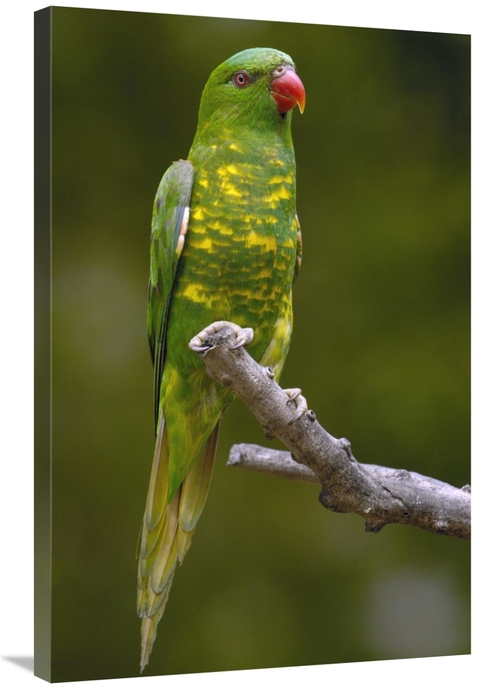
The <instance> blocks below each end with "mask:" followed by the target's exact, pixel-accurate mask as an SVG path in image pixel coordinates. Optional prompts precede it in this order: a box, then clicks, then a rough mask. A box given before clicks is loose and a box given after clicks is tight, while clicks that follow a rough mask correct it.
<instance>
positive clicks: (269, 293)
mask: <svg viewBox="0 0 500 689" xmlns="http://www.w3.org/2000/svg"><path fill="white" fill-rule="evenodd" d="M35 99H36V130H35V164H36V173H35V175H36V176H35V220H36V227H35V251H36V266H35V272H36V275H35V289H36V296H35V307H36V321H35V332H36V381H35V386H36V387H35V400H36V428H35V433H36V437H35V443H36V448H35V453H36V457H35V482H36V504H35V512H36V542H35V557H36V582H35V583H36V591H35V594H36V595H35V608H36V609H35V616H36V619H35V637H36V638H35V641H36V646H35V674H37V675H38V676H40V677H42V678H43V679H46V680H49V681H53V682H61V681H76V680H89V679H105V678H119V677H134V676H140V675H143V676H148V675H174V674H181V673H204V672H213V671H225V670H243V669H252V668H273V667H288V666H303V665H317V664H338V663H347V662H352V661H373V660H388V659H403V658H419V657H426V656H446V655H462V654H468V653H469V652H470V589H469V587H470V560H469V558H470V543H469V541H470V486H469V483H470V449H469V448H470V364H469V360H470V333H469V330H470V36H467V35H455V34H444V33H430V32H429V33H426V32H412V31H399V30H389V29H368V28H355V27H337V26H322V25H313V24H311V25H309V24H297V23H295V24H292V23H287V22H269V21H256V20H255V21H254V20H252V21H250V20H235V19H229V18H228V19H221V18H209V17H196V16H177V15H175V14H154V13H141V12H119V11H105V10H91V9H74V8H63V7H52V8H47V9H45V10H41V11H40V12H38V13H36V15H35Z"/></svg>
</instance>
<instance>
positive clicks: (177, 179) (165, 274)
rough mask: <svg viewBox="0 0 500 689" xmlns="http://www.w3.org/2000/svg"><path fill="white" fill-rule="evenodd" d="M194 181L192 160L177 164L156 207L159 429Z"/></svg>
mask: <svg viewBox="0 0 500 689" xmlns="http://www.w3.org/2000/svg"><path fill="white" fill-rule="evenodd" d="M193 178H194V168H193V166H192V164H191V163H190V162H189V161H188V160H178V161H177V162H175V163H173V164H172V165H171V166H170V167H169V168H168V170H167V171H166V172H165V174H164V175H163V178H162V180H161V182H160V185H159V187H158V191H157V193H156V198H155V201H154V207H153V219H152V227H151V269H150V276H149V291H148V316H147V318H148V338H149V349H150V352H151V359H152V361H153V366H154V391H155V392H154V395H155V405H154V408H155V427H156V425H157V423H158V408H159V398H160V385H161V380H162V375H163V368H164V364H165V357H166V333H167V319H168V310H169V305H170V297H171V294H172V287H173V284H174V280H175V273H176V270H177V265H178V263H179V258H180V255H181V253H182V249H183V247H184V239H185V234H186V232H187V228H188V223H189V201H190V198H191V190H192V188H193Z"/></svg>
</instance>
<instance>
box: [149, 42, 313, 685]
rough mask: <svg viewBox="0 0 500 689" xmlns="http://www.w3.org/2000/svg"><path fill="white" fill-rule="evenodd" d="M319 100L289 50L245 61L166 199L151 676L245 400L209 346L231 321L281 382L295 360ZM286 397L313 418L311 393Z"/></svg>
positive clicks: (174, 175) (155, 312)
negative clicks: (305, 120) (299, 130)
mask: <svg viewBox="0 0 500 689" xmlns="http://www.w3.org/2000/svg"><path fill="white" fill-rule="evenodd" d="M305 101H306V94H305V88H304V85H303V83H302V81H301V79H300V78H299V76H298V75H297V73H296V70H295V65H294V62H293V61H292V58H291V57H290V56H289V55H287V54H286V53H283V52H281V51H279V50H276V49H274V48H251V49H246V50H243V51H241V52H239V53H237V54H236V55H233V56H232V57H230V58H229V59H227V60H226V61H225V62H223V63H222V64H220V65H219V66H218V67H217V68H216V69H215V70H214V71H213V72H212V74H211V75H210V77H209V79H208V81H207V82H206V85H205V87H204V89H203V92H202V96H201V101H200V105H199V110H198V123H197V127H196V131H195V136H194V139H193V143H192V146H191V149H190V151H189V154H188V156H187V159H186V160H183V159H181V160H178V161H176V162H174V163H172V164H171V165H170V167H169V168H168V169H167V171H166V172H165V174H164V175H163V177H162V179H161V181H160V184H159V187H158V190H157V193H156V196H155V199H154V203H153V213H152V221H151V244H150V274H149V284H148V304H147V334H148V341H149V350H150V355H151V360H152V363H153V379H154V385H153V387H154V422H155V446H154V453H153V463H152V468H151V474H150V480H149V487H148V492H147V497H146V507H145V511H144V516H143V520H142V526H141V532H140V536H139V542H138V546H137V558H138V586H137V612H138V615H139V617H140V618H141V660H140V671H141V673H142V672H143V670H144V668H145V667H146V665H147V663H148V662H149V658H150V654H151V650H152V647H153V644H154V641H155V638H156V634H157V627H158V623H159V621H160V619H161V617H162V615H163V613H164V610H165V606H166V603H167V599H168V597H169V592H170V589H171V586H172V581H173V578H174V573H175V570H176V567H177V564H181V563H182V562H183V560H184V556H185V555H186V552H187V550H188V548H189V547H190V544H191V539H192V536H193V533H194V530H195V527H196V525H197V523H198V519H199V517H200V514H201V513H202V510H203V508H204V505H205V500H206V497H207V492H208V489H209V485H210V481H211V476H212V469H213V465H214V459H215V453H216V446H217V436H218V430H219V422H220V419H221V417H222V415H223V413H224V412H225V410H226V409H227V407H228V405H229V404H230V402H231V401H232V399H233V397H232V393H231V392H230V391H229V390H228V389H227V388H224V387H222V386H220V385H218V384H217V383H215V381H213V380H212V379H211V378H209V376H208V375H207V373H206V370H205V366H204V364H203V361H202V358H201V357H200V356H199V353H200V352H203V350H204V348H206V347H205V346H204V344H203V342H204V339H205V337H206V336H207V335H211V334H213V333H214V332H216V331H217V330H218V329H219V328H221V327H223V326H227V324H230V325H231V327H233V328H234V330H235V335H236V342H235V345H234V346H235V347H240V346H245V347H247V351H248V353H249V354H250V355H251V356H252V357H253V358H254V359H255V360H256V361H258V362H259V363H260V364H261V365H262V366H266V367H269V368H270V369H271V371H272V373H273V374H274V377H275V379H276V380H279V377H280V374H281V372H282V369H283V365H284V362H285V358H286V356H287V353H288V349H289V345H290V339H291V332H292V321H293V317H292V284H293V282H294V281H295V278H296V277H297V274H298V271H299V268H300V263H301V257H302V235H301V230H300V225H299V221H298V218H297V213H296V165H295V153H294V147H293V142H292V136H291V118H292V112H293V110H294V108H295V106H298V108H299V110H300V112H301V113H302V112H303V111H304V107H305ZM240 324H244V325H245V327H241V325H240ZM197 333H198V335H197ZM188 344H190V346H188ZM285 392H287V394H288V395H289V397H290V399H291V400H293V401H294V402H295V403H296V405H297V408H299V402H298V397H299V396H300V395H299V393H300V390H299V389H292V390H287V391H285Z"/></svg>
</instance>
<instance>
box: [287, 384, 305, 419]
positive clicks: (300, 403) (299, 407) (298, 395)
mask: <svg viewBox="0 0 500 689" xmlns="http://www.w3.org/2000/svg"><path fill="white" fill-rule="evenodd" d="M283 392H284V393H285V394H286V395H287V397H288V402H287V404H288V403H289V402H293V403H294V404H295V408H296V411H295V414H294V415H293V417H292V418H291V419H290V421H289V422H288V423H289V424H291V423H294V422H295V421H298V420H299V419H300V418H301V417H302V416H304V414H305V413H306V411H307V400H306V398H305V397H304V396H303V395H302V390H301V389H300V388H288V389H287V390H283Z"/></svg>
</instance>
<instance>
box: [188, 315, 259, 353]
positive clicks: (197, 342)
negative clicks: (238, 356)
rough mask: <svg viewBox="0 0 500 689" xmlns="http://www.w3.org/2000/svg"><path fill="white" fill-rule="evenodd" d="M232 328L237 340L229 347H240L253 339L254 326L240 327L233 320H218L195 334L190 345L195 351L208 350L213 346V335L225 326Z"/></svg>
mask: <svg viewBox="0 0 500 689" xmlns="http://www.w3.org/2000/svg"><path fill="white" fill-rule="evenodd" d="M227 327H229V328H232V330H233V332H234V334H235V336H236V342H235V343H234V344H233V345H231V347H229V349H238V347H246V345H249V344H250V342H251V341H252V340H253V330H252V328H240V326H239V325H236V324H235V323H231V321H216V322H215V323H211V324H210V325H209V326H208V327H207V328H204V329H203V330H202V331H201V332H200V333H198V335H195V336H194V337H193V338H192V339H191V340H190V342H189V347H190V349H192V351H193V352H206V351H207V350H208V349H210V348H211V347H213V341H212V339H213V336H214V335H215V334H216V333H218V332H219V331H220V330H222V329H223V328H227Z"/></svg>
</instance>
